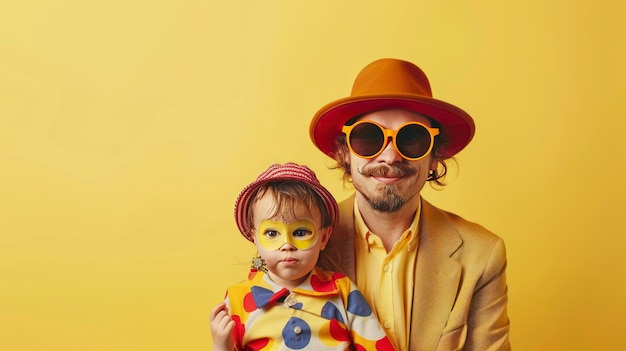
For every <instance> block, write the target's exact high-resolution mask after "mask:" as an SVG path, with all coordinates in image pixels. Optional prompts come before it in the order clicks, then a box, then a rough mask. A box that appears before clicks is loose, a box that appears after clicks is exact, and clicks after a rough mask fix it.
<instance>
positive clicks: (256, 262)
mask: <svg viewBox="0 0 626 351" xmlns="http://www.w3.org/2000/svg"><path fill="white" fill-rule="evenodd" d="M250 268H252V269H255V270H257V271H261V272H263V273H267V265H266V264H265V260H264V259H263V257H261V255H259V254H257V255H256V256H254V257H252V265H251V266H250Z"/></svg>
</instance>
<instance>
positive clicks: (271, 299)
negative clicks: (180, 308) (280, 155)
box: [210, 163, 393, 351]
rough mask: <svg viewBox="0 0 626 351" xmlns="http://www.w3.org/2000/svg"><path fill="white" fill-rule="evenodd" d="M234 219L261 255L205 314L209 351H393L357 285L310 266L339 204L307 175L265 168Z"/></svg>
mask: <svg viewBox="0 0 626 351" xmlns="http://www.w3.org/2000/svg"><path fill="white" fill-rule="evenodd" d="M235 220H236V222H237V226H238V227H239V231H241V234H243V236H244V237H245V238H246V239H248V240H249V241H251V242H253V243H254V244H255V245H256V247H257V250H258V252H259V256H258V257H255V258H254V259H253V265H252V269H251V271H250V274H249V275H248V279H247V280H245V281H243V282H241V283H239V284H236V285H234V286H231V287H230V288H228V291H227V293H226V299H225V301H224V302H222V303H220V304H218V305H217V306H216V307H215V308H214V309H213V310H212V311H211V315H210V318H211V333H212V336H213V350H214V351H221V350H225V351H232V350H301V349H307V350H348V349H351V350H393V347H392V346H391V343H390V341H389V339H388V338H387V336H386V335H385V332H384V331H383V329H382V327H381V326H380V324H379V322H378V320H377V319H376V316H375V315H374V314H373V312H372V309H371V308H370V306H369V304H368V303H367V301H365V298H364V297H363V295H362V294H361V292H360V291H359V290H357V288H356V286H355V285H354V284H353V283H352V282H351V281H350V280H349V279H348V278H347V277H345V276H344V275H343V274H340V273H336V272H326V271H323V270H321V269H319V268H317V267H316V263H317V259H318V257H319V253H320V251H321V250H323V249H324V248H325V247H326V244H327V243H328V238H329V237H330V235H331V232H332V229H333V227H334V225H335V224H336V223H337V203H336V202H335V200H334V199H333V197H332V195H331V194H330V193H329V192H328V190H327V189H326V188H324V187H323V186H322V185H321V184H320V182H319V181H318V179H317V177H316V176H315V173H313V171H311V170H310V169H309V168H308V167H306V166H301V165H297V164H295V163H286V164H284V165H278V164H275V165H272V166H270V167H269V168H268V169H267V170H266V171H265V172H263V173H262V174H261V175H259V177H258V178H257V179H256V181H254V182H253V183H252V184H250V185H248V186H247V187H245V188H244V189H243V190H242V191H241V193H240V194H239V196H238V198H237V201H236V203H235Z"/></svg>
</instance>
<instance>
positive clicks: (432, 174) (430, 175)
mask: <svg viewBox="0 0 626 351" xmlns="http://www.w3.org/2000/svg"><path fill="white" fill-rule="evenodd" d="M430 180H435V171H433V170H432V169H431V170H430V171H428V178H426V181H430Z"/></svg>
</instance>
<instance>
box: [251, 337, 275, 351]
mask: <svg viewBox="0 0 626 351" xmlns="http://www.w3.org/2000/svg"><path fill="white" fill-rule="evenodd" d="M269 342H270V339H268V338H263V339H256V340H253V341H250V342H249V343H248V345H246V348H245V349H246V350H250V351H256V350H261V349H263V348H264V347H265V346H267V344H269Z"/></svg>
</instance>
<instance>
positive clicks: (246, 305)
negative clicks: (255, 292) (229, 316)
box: [243, 292, 257, 312]
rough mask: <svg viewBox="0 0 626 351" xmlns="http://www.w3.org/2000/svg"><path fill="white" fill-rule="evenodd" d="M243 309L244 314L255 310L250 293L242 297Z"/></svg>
mask: <svg viewBox="0 0 626 351" xmlns="http://www.w3.org/2000/svg"><path fill="white" fill-rule="evenodd" d="M243 309H244V310H246V312H252V311H254V310H256V309H257V307H256V303H255V302H254V296H252V293H251V292H249V293H247V294H246V296H244V297H243Z"/></svg>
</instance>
